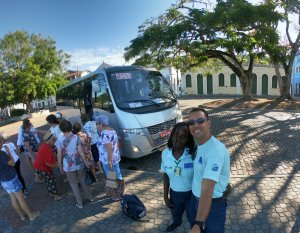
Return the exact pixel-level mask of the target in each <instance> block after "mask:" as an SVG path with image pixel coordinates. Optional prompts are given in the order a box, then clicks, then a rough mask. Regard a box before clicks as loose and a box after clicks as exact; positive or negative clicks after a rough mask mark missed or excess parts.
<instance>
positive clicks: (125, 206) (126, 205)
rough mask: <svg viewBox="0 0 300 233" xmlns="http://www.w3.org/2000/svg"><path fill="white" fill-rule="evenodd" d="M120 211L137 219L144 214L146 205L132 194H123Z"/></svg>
mask: <svg viewBox="0 0 300 233" xmlns="http://www.w3.org/2000/svg"><path fill="white" fill-rule="evenodd" d="M121 207H122V212H123V213H124V214H125V215H126V216H128V217H130V218H132V219H134V220H139V219H141V218H143V217H144V216H145V215H146V212H147V210H146V207H145V205H144V204H143V202H142V201H141V200H140V199H139V198H138V197H137V196H136V195H134V194H131V195H129V194H125V195H123V199H122V201H121Z"/></svg>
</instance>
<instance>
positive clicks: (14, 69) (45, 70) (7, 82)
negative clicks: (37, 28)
mask: <svg viewBox="0 0 300 233" xmlns="http://www.w3.org/2000/svg"><path fill="white" fill-rule="evenodd" d="M0 61H1V63H0V89H1V94H2V95H0V106H7V105H9V104H13V103H25V104H27V106H28V107H29V103H30V102H31V101H32V100H33V99H44V98H46V97H48V96H51V95H55V94H56V90H57V88H58V87H60V86H61V85H63V84H64V83H65V82H66V81H65V79H64V75H65V73H66V65H67V64H68V63H69V55H67V54H65V53H63V51H61V50H60V51H57V50H56V45H55V41H54V40H52V39H51V38H43V37H42V36H41V35H35V34H31V35H30V34H28V33H27V32H25V31H16V32H14V33H8V34H6V35H5V36H4V38H3V39H1V40H0Z"/></svg>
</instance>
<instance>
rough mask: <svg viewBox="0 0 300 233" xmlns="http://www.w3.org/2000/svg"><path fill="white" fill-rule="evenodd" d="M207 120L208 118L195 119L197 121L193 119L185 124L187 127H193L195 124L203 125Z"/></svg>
mask: <svg viewBox="0 0 300 233" xmlns="http://www.w3.org/2000/svg"><path fill="white" fill-rule="evenodd" d="M207 120H209V119H208V118H202V117H201V118H197V119H193V120H189V121H188V122H187V123H188V125H194V124H195V123H198V124H200V125H201V124H203V123H204V122H205V121H207Z"/></svg>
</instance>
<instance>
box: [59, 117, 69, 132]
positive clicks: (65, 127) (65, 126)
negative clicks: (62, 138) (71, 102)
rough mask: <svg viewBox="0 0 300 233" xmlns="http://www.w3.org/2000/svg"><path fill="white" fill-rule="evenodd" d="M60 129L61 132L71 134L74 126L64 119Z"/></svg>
mask: <svg viewBox="0 0 300 233" xmlns="http://www.w3.org/2000/svg"><path fill="white" fill-rule="evenodd" d="M59 129H60V130H61V132H63V133H66V132H71V130H72V124H71V122H70V121H68V120H66V119H62V120H61V121H60V123H59Z"/></svg>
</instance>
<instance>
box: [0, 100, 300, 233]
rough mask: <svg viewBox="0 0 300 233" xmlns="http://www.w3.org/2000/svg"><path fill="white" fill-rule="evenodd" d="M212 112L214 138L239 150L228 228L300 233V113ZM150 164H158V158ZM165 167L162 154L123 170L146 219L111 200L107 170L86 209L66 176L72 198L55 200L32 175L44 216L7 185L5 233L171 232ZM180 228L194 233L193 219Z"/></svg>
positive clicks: (1, 224) (0, 203)
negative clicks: (13, 199) (17, 201)
mask: <svg viewBox="0 0 300 233" xmlns="http://www.w3.org/2000/svg"><path fill="white" fill-rule="evenodd" d="M198 104H199V100H198V99H195V100H186V101H184V100H181V106H182V110H183V112H184V115H186V113H187V112H188V110H189V108H190V107H191V106H197V105H198ZM72 111H73V110H72ZM74 114H75V113H74ZM210 116H211V118H212V122H213V126H212V131H213V132H214V135H216V136H217V137H218V138H219V139H220V140H221V141H222V142H224V143H225V144H226V146H227V147H228V149H229V151H230V154H231V163H232V164H231V174H232V177H231V183H232V186H233V192H232V194H231V196H230V197H229V202H228V209H227V210H228V211H227V221H226V233H230V232H235V233H243V232H245V233H250V232H253V233H254V232H255V233H260V232H261V233H276V232H278V233H290V232H292V233H299V232H300V195H299V193H300V159H299V151H300V134H299V130H300V114H299V113H295V112H288V113H287V112H278V111H276V112H275V111H263V110H245V111H226V110H213V111H211V112H210ZM44 121H45V120H44V119H42V118H41V119H40V123H39V121H36V122H34V125H35V126H36V127H39V126H43V125H44V124H45V123H44ZM19 124H20V123H18V124H16V125H15V126H14V127H13V126H9V128H6V129H5V131H6V130H10V132H12V133H11V135H12V136H14V135H13V132H16V131H14V130H15V129H17V127H19ZM1 130H3V129H1ZM11 130H12V131H11ZM141 161H143V160H138V163H141ZM145 161H147V160H146V159H145ZM148 162H152V163H153V164H154V160H148ZM158 164H159V158H157V161H155V164H154V165H153V166H149V167H150V169H149V168H148V170H147V171H146V169H142V170H143V171H132V170H126V169H122V173H123V175H124V178H125V184H126V192H127V193H134V194H136V195H138V197H140V199H141V200H142V201H143V202H144V204H145V205H146V207H147V210H148V213H147V216H146V217H145V218H143V219H142V221H139V222H135V221H133V220H131V219H129V218H127V217H126V216H124V215H123V214H122V213H121V207H120V204H119V203H117V202H111V201H110V200H108V199H106V198H105V194H104V189H103V187H104V184H103V179H102V178H101V175H100V176H99V181H98V183H97V184H95V185H94V186H91V189H92V192H93V194H94V195H95V196H96V200H95V201H94V202H93V203H87V205H86V206H84V208H83V209H78V208H77V207H75V205H74V196H73V194H72V193H71V191H70V188H69V186H68V185H66V184H65V183H62V182H61V181H62V177H60V176H59V177H58V181H59V182H58V188H59V189H60V190H61V191H62V192H63V193H64V194H65V197H64V199H63V200H61V201H59V202H54V201H52V200H51V199H50V197H49V196H48V194H47V191H46V188H45V186H44V185H43V184H35V183H32V182H31V183H30V180H32V179H28V178H27V180H26V182H27V181H28V184H29V191H30V196H29V197H28V199H27V201H28V203H29V206H30V207H31V208H32V209H33V210H34V211H36V210H40V211H41V212H42V214H41V216H39V217H38V218H37V219H36V220H34V221H33V222H29V221H28V220H27V221H24V222H23V221H21V220H20V219H19V218H18V216H17V214H16V213H15V211H14V210H13V209H12V207H11V204H10V202H9V197H8V195H7V194H6V193H5V192H4V191H3V190H2V189H0V229H1V230H0V232H5V233H19V232H20V233H21V232H22V233H23V232H25V233H27V232H28V233H35V232H41V233H43V232H45V233H46V232H47V233H48V232H50V233H52V232H53V233H60V232H87V233H94V232H95V233H96V232H97V233H106V232H108V233H110V232H112V233H123V232H124V233H134V232H146V233H156V232H164V230H165V229H166V227H167V226H168V224H170V222H171V214H170V211H169V210H168V209H167V208H166V207H165V205H164V201H163V180H162V175H161V174H159V173H158V172H157V171H158ZM137 165H139V164H137ZM22 166H26V163H25V162H23V163H22ZM29 176H30V174H28V177H29ZM175 232H177V233H183V232H188V224H187V222H186V220H185V221H184V223H183V224H182V226H181V227H180V228H178V229H177V230H176V231H175Z"/></svg>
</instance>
